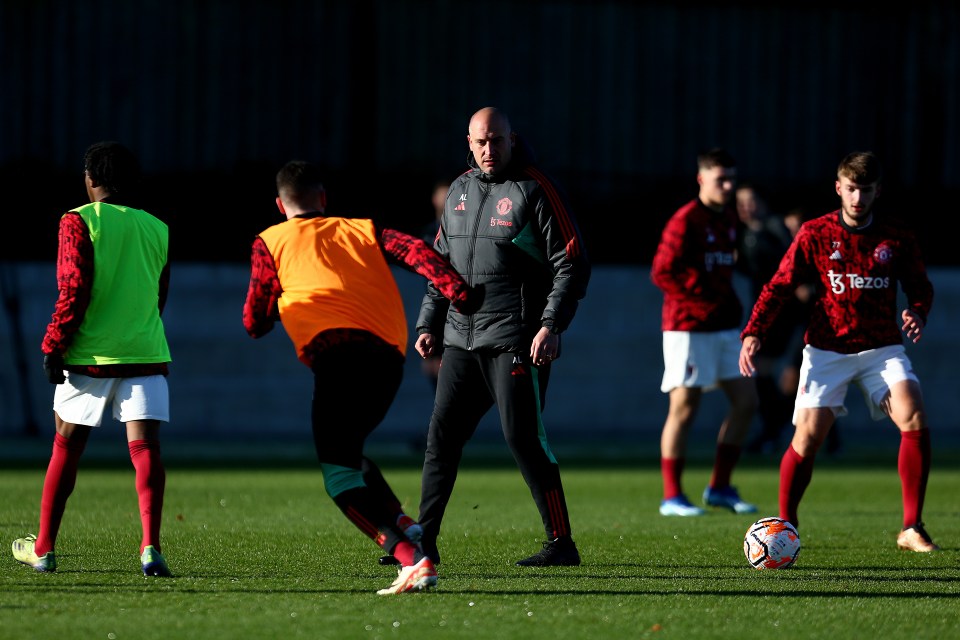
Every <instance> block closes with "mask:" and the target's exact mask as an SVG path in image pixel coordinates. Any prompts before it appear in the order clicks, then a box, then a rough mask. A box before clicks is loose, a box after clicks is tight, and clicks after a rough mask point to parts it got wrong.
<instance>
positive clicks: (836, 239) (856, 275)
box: [740, 210, 933, 354]
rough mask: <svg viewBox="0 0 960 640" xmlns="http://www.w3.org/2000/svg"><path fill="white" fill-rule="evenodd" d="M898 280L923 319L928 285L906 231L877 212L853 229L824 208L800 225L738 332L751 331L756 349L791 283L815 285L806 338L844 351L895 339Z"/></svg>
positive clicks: (930, 296) (788, 293)
mask: <svg viewBox="0 0 960 640" xmlns="http://www.w3.org/2000/svg"><path fill="white" fill-rule="evenodd" d="M898 283H899V286H900V288H902V289H903V293H904V295H905V296H906V298H907V306H908V307H909V308H910V309H912V310H913V311H915V312H916V313H917V314H918V315H919V316H920V317H921V318H922V319H923V321H924V322H926V320H927V315H928V314H929V313H930V307H931V305H932V304H933V285H932V284H931V283H930V279H929V278H928V277H927V270H926V267H925V266H924V263H923V259H922V258H921V255H920V247H919V245H918V243H917V241H916V238H915V237H914V235H913V233H912V232H911V231H910V230H909V229H907V228H904V227H903V226H902V225H899V224H896V223H895V222H893V221H892V220H887V219H881V218H878V217H877V216H874V218H873V221H872V222H871V223H870V224H869V225H868V226H867V227H865V228H859V229H857V228H853V227H850V226H847V225H846V224H845V223H844V222H843V220H842V216H841V213H840V210H837V211H834V212H832V213H828V214H826V215H823V216H820V217H819V218H815V219H813V220H810V221H809V222H806V223H805V224H804V225H803V226H801V227H800V231H799V233H797V237H796V238H795V239H794V241H793V244H791V245H790V248H789V249H788V250H787V253H786V255H784V257H783V260H781V262H780V268H779V269H778V270H777V273H776V274H774V276H773V278H772V279H771V280H770V282H768V283H767V284H766V285H765V286H764V287H763V290H762V291H761V292H760V297H759V298H758V299H757V302H756V304H755V305H754V307H753V312H752V313H751V315H750V320H749V321H748V322H747V326H746V327H745V328H744V330H743V332H742V333H741V336H740V337H741V338H745V337H747V336H756V337H757V338H758V339H759V340H760V344H761V348H762V346H763V340H764V337H765V336H766V335H767V333H768V331H769V330H770V326H771V325H772V324H773V322H774V319H775V318H776V317H777V315H778V313H779V312H780V310H781V308H782V307H783V305H784V304H785V302H786V301H787V300H789V299H791V298H792V297H793V296H794V290H795V289H796V288H797V286H799V285H801V284H814V285H815V286H816V288H817V295H816V298H815V300H814V304H813V306H812V309H811V311H810V318H809V320H808V324H807V332H806V334H805V336H804V341H805V342H806V343H807V344H809V345H810V346H813V347H816V348H817V349H824V350H827V351H834V352H836V353H846V354H850V353H859V352H861V351H866V350H867V349H876V348H878V347H884V346H889V345H893V344H902V343H903V336H902V334H901V329H900V326H901V323H900V318H899V314H898V313H897V284H898Z"/></svg>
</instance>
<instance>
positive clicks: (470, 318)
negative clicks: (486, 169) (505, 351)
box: [467, 180, 490, 351]
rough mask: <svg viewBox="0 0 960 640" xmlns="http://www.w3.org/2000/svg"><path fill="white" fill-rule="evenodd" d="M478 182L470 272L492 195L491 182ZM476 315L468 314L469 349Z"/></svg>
mask: <svg viewBox="0 0 960 640" xmlns="http://www.w3.org/2000/svg"><path fill="white" fill-rule="evenodd" d="M477 184H478V185H479V186H480V188H481V191H482V192H483V196H482V197H481V198H480V205H479V206H478V207H477V215H476V219H475V220H474V222H473V247H471V249H470V260H469V262H468V265H469V273H471V274H472V273H473V272H474V270H473V263H474V261H475V260H474V259H475V258H476V257H477V241H478V240H479V237H480V216H481V215H483V203H485V202H486V201H487V196H489V195H490V185H489V184H487V183H484V182H480V181H479V180H477ZM470 280H471V281H472V280H473V278H470ZM468 284H470V286H473V285H475V284H476V282H470V283H468ZM475 315H476V314H473V313H471V314H470V315H469V316H467V350H468V351H470V350H472V349H473V333H474V329H475V328H476V327H475V322H474V316H475Z"/></svg>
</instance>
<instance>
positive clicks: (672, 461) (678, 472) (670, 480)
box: [660, 458, 686, 500]
mask: <svg viewBox="0 0 960 640" xmlns="http://www.w3.org/2000/svg"><path fill="white" fill-rule="evenodd" d="M685 462H686V458H660V475H661V476H662V477H663V499H664V500H669V499H670V498H676V497H677V496H678V495H680V494H681V493H683V488H682V485H681V482H680V480H681V477H682V476H683V466H684V463H685Z"/></svg>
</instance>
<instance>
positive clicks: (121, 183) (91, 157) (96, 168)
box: [83, 141, 141, 195]
mask: <svg viewBox="0 0 960 640" xmlns="http://www.w3.org/2000/svg"><path fill="white" fill-rule="evenodd" d="M83 170H84V171H85V172H86V173H87V174H88V175H89V176H90V177H91V178H92V179H93V180H94V182H96V183H97V184H99V185H101V186H103V187H104V188H105V189H107V190H108V191H110V193H111V194H124V195H126V194H128V193H130V192H132V191H134V190H135V189H136V188H137V186H138V185H139V183H140V178H141V174H140V162H139V161H138V160H137V157H136V156H135V155H134V154H133V152H132V151H130V150H129V149H127V148H126V147H125V146H123V145H122V144H120V143H119V142H110V141H106V142H97V143H95V144H92V145H90V147H89V148H88V149H87V151H86V153H84V154H83Z"/></svg>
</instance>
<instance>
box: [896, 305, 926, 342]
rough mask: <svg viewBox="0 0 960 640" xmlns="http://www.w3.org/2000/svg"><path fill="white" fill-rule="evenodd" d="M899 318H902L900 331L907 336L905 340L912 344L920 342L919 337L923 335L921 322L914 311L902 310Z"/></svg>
mask: <svg viewBox="0 0 960 640" xmlns="http://www.w3.org/2000/svg"><path fill="white" fill-rule="evenodd" d="M901 316H902V318H903V326H902V327H901V329H903V332H904V333H906V334H907V339H909V340H911V341H913V342H914V343H916V342H920V337H921V335H922V334H923V320H922V319H921V318H920V316H919V315H918V314H917V312H916V311H913V310H911V309H904V310H903V313H902V314H901Z"/></svg>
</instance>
